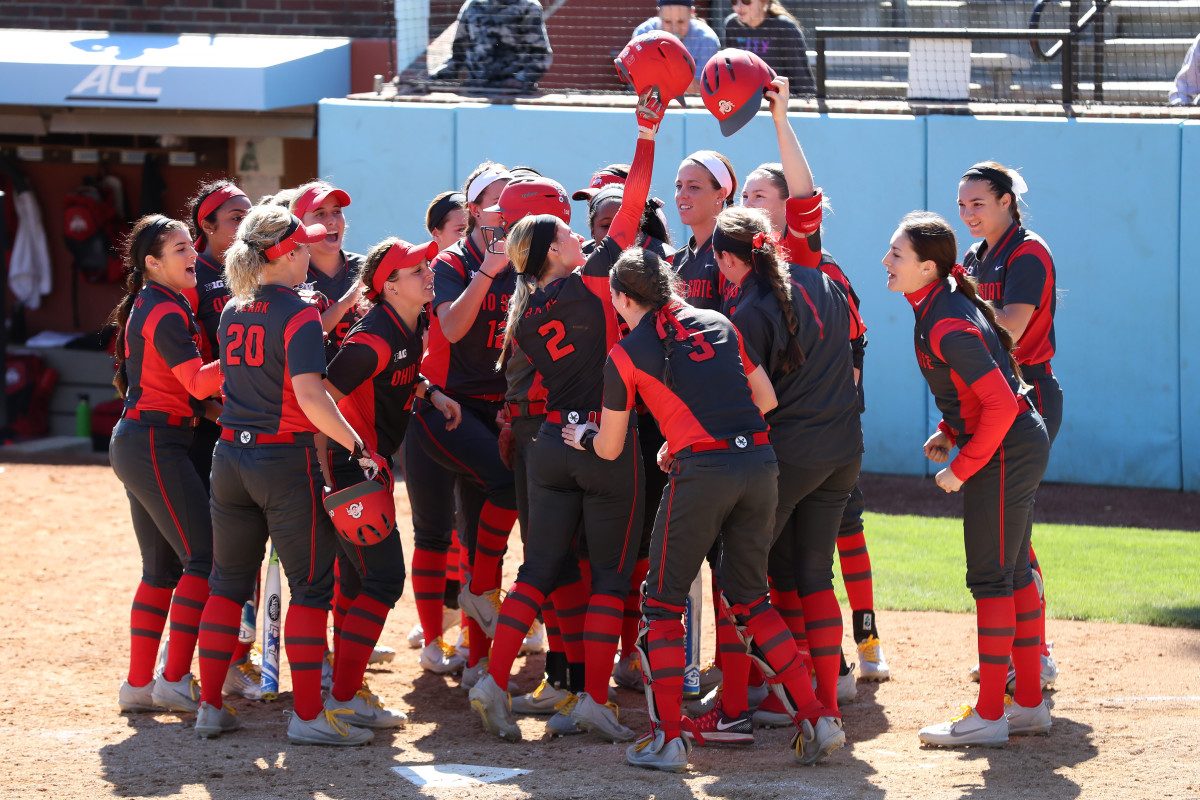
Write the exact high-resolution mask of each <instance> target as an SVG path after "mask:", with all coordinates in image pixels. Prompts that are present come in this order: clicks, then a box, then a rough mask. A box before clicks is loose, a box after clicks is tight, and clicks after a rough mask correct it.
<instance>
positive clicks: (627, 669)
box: [613, 650, 646, 692]
mask: <svg viewBox="0 0 1200 800" xmlns="http://www.w3.org/2000/svg"><path fill="white" fill-rule="evenodd" d="M613 682H614V683H616V684H617V686H620V687H622V688H623V689H632V690H633V691H635V692H641V691H644V690H645V688H646V681H645V678H644V677H643V676H642V657H641V655H640V654H639V653H638V651H637V650H634V651H632V652H631V653H630V654H629V655H627V656H625V657H624V658H621V659H618V660H617V663H615V664H613Z"/></svg>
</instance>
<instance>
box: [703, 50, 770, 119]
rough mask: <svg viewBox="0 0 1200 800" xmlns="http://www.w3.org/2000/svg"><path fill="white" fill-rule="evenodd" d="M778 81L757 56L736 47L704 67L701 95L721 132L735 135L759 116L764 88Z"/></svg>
mask: <svg viewBox="0 0 1200 800" xmlns="http://www.w3.org/2000/svg"><path fill="white" fill-rule="evenodd" d="M773 80H775V70H773V69H771V68H770V67H769V66H767V62H765V61H763V60H762V59H761V58H759V57H758V56H756V55H754V53H750V52H748V51H746V50H738V49H736V48H733V47H731V48H728V49H725V50H721V51H719V52H718V53H717V54H716V55H714V56H713V57H712V58H710V59H709V60H708V63H707V64H705V65H704V72H703V73H702V74H701V75H700V96H701V97H702V98H704V105H705V106H706V107H707V108H708V110H709V111H710V112H711V113H712V115H713V116H714V117H716V118H717V122H719V123H721V133H723V134H724V135H726V136H732V135H733V134H735V133H737V132H738V131H739V130H740V129H741V127H742V126H743V125H745V124H746V123H747V122H749V121H750V120H751V118H752V117H753V116H754V115H755V114H757V113H758V110H759V108H760V107H761V104H762V98H763V89H766V88H769V87H770V85H771V81H773Z"/></svg>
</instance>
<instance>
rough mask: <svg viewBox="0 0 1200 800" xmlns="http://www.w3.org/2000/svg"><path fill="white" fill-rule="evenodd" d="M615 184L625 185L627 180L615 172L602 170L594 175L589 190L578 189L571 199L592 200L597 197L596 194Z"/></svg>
mask: <svg viewBox="0 0 1200 800" xmlns="http://www.w3.org/2000/svg"><path fill="white" fill-rule="evenodd" d="M614 183H625V178H623V177H621V176H620V175H618V174H616V173H615V172H609V171H607V170H601V171H599V172H596V173H593V174H592V182H591V183H590V184H588V188H586V189H577V190H576V191H575V194H573V195H571V199H572V200H591V199H592V198H593V197H594V196H595V195H596V192H598V191H600V190H601V189H603V188H604V187H605V186H610V185H612V184H614Z"/></svg>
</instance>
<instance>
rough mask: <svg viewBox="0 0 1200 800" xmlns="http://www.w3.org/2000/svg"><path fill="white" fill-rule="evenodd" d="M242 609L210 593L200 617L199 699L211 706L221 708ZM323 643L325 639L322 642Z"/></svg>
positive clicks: (226, 599)
mask: <svg viewBox="0 0 1200 800" xmlns="http://www.w3.org/2000/svg"><path fill="white" fill-rule="evenodd" d="M241 615H242V606H241V604H240V603H235V602H233V601H232V600H230V599H229V598H228V597H221V596H219V595H215V594H210V595H209V596H208V601H207V602H206V603H205V604H204V613H203V614H201V615H200V637H199V641H198V643H197V644H198V647H197V649H198V650H199V651H200V698H201V699H202V700H203V701H204V702H206V703H208V704H209V705H211V706H216V707H217V708H220V707H221V703H222V702H223V701H222V698H221V689H222V687H224V686H225V673H226V672H228V671H229V659H230V657H231V656H232V655H233V650H234V648H235V647H237V633H238V620H240V619H241ZM322 642H324V639H322Z"/></svg>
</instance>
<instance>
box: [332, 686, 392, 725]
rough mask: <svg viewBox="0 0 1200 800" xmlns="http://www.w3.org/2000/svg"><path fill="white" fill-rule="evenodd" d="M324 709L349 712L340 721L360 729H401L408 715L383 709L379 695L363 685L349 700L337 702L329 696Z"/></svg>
mask: <svg viewBox="0 0 1200 800" xmlns="http://www.w3.org/2000/svg"><path fill="white" fill-rule="evenodd" d="M325 707H326V708H328V709H329V710H330V711H349V712H350V713H349V714H347V715H345V716H342V717H341V719H342V721H343V722H347V723H349V724H351V725H356V726H358V727H360V728H374V729H376V730H385V729H388V728H403V727H404V723H405V722H407V721H408V715H407V714H405V713H404V712H403V711H395V710H393V709H390V708H384V706H383V701H382V700H380V699H379V695H377V694H375V693H374V692H372V691H371V690H370V689H368V688H367V687H366V686H365V685H364V686H363V687H362V688H361V689H359V690H358V691H357V692H355V693H354V696H353V697H351V698H350V699H349V700H345V701H342V700H338V699H337V698H335V697H334V696H333V695H330V696H329V697H327V698H326V699H325Z"/></svg>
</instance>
